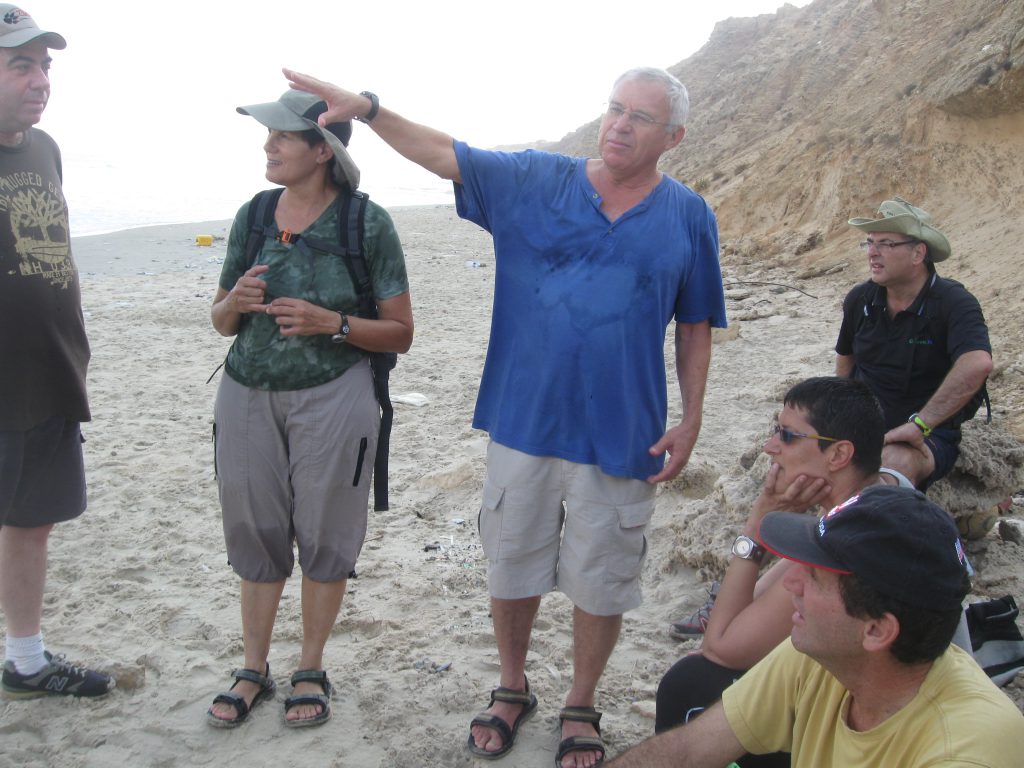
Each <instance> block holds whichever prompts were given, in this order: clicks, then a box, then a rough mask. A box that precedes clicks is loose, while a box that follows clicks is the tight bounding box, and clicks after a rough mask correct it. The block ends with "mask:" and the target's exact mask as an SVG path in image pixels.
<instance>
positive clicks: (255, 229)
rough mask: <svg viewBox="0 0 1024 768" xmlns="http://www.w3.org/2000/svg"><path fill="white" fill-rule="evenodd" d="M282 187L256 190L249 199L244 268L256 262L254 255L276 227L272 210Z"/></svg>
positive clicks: (275, 209)
mask: <svg viewBox="0 0 1024 768" xmlns="http://www.w3.org/2000/svg"><path fill="white" fill-rule="evenodd" d="M282 192H284V187H276V188H274V189H264V190H263V191H262V192H257V193H256V194H255V195H254V196H253V198H252V200H250V201H249V213H248V216H247V218H246V223H247V224H248V230H247V232H246V237H245V268H246V269H247V270H248V269H249V268H250V267H252V265H253V264H255V263H256V257H257V256H259V254H260V250H261V249H262V248H263V243H264V242H265V241H266V239H267V236H268V235H269V236H271V237H272V236H273V235H274V231H275V229H276V227H275V225H274V212H275V211H277V201H278V200H280V199H281V193H282Z"/></svg>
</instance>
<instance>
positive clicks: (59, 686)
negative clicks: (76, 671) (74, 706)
mask: <svg viewBox="0 0 1024 768" xmlns="http://www.w3.org/2000/svg"><path fill="white" fill-rule="evenodd" d="M70 679H71V678H69V677H56V676H54V677H51V678H50V679H49V680H47V681H46V690H48V691H53V692H54V693H60V692H61V691H63V690H64V688H66V687H67V684H68V681H69V680H70Z"/></svg>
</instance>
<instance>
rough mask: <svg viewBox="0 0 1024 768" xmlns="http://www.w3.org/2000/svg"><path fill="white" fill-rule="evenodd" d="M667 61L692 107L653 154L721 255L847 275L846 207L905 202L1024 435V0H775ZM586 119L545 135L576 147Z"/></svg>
mask: <svg viewBox="0 0 1024 768" xmlns="http://www.w3.org/2000/svg"><path fill="white" fill-rule="evenodd" d="M672 72H673V74H675V75H677V76H678V77H679V78H680V79H681V80H682V81H683V82H684V83H686V85H687V87H688V89H689V91H690V99H691V119H690V121H689V124H688V126H687V135H686V138H685V139H684V140H683V142H682V143H681V144H680V145H679V147H677V148H676V149H675V150H674V151H673V152H671V153H669V154H667V155H666V156H665V157H664V158H663V160H662V169H663V170H664V171H666V172H667V173H669V174H671V175H672V176H674V177H676V178H678V179H680V180H681V181H683V182H685V183H687V184H688V185H690V186H691V187H693V188H694V189H696V190H697V191H699V192H700V193H701V194H702V195H704V196H705V197H706V198H707V200H708V201H709V202H710V203H711V205H712V206H713V207H714V209H715V211H716V213H717V215H718V218H719V225H720V228H721V233H722V241H723V262H724V263H726V264H728V263H730V260H731V259H734V258H739V256H738V254H742V259H743V260H744V261H752V260H753V261H757V260H761V261H767V260H771V261H772V262H773V263H776V264H778V265H783V266H789V267H793V268H794V269H795V270H798V271H799V272H802V273H806V272H808V270H810V271H813V272H821V271H824V270H825V269H826V268H828V267H829V266H831V265H837V264H840V263H842V262H844V261H845V262H849V264H850V267H849V268H847V269H846V270H845V271H844V272H842V273H841V274H839V275H837V276H836V278H835V279H837V280H842V281H845V282H847V283H848V284H850V285H852V284H853V283H855V282H857V281H858V280H860V279H864V277H865V274H864V271H863V270H861V269H860V268H859V261H858V260H859V258H860V257H859V254H858V252H857V250H856V246H855V243H856V242H857V240H858V239H859V237H858V233H857V232H856V231H854V230H852V229H851V228H850V227H848V226H847V224H846V221H847V219H849V218H850V217H852V216H860V215H870V214H871V213H872V212H873V211H874V210H875V209H876V208H877V205H878V203H879V202H881V201H882V200H883V199H886V198H889V197H892V196H893V195H901V196H903V197H905V198H907V199H909V200H911V201H913V202H915V203H916V204H918V205H920V206H921V207H923V208H925V209H926V210H928V211H929V212H930V213H932V215H933V217H934V220H935V222H936V223H937V225H938V226H939V227H940V228H941V229H942V230H943V231H944V232H945V233H946V234H947V235H948V236H949V238H950V240H951V242H952V244H953V257H952V258H951V259H950V260H949V261H947V262H944V263H943V264H942V265H941V268H940V272H941V274H943V275H945V276H950V277H954V278H956V279H959V280H962V281H963V282H964V283H965V284H966V285H967V286H968V287H969V288H970V289H971V290H972V291H973V292H974V293H975V295H977V296H978V298H979V299H980V300H981V302H982V305H983V306H984V308H985V312H986V316H987V318H988V320H989V322H990V325H991V327H992V331H993V336H994V341H996V345H997V354H996V364H997V374H996V377H995V378H996V379H998V378H1000V377H1004V376H1005V377H1006V378H1005V379H1003V381H1002V382H1000V385H999V386H998V387H996V388H997V389H998V390H999V391H1000V406H1001V408H1005V409H1006V410H1005V416H1006V421H1007V423H1008V425H1009V426H1010V427H1011V428H1012V429H1013V430H1014V431H1015V432H1016V433H1017V434H1018V436H1024V407H1022V406H1024V400H1022V395H1021V392H1022V390H1024V356H1022V353H1024V340H1022V334H1021V325H1022V323H1021V320H1020V317H1021V310H1022V309H1024V259H1022V257H1021V244H1022V243H1024V213H1022V212H1024V0H816V2H813V3H811V4H810V5H808V6H806V7H804V8H799V9H798V8H794V7H793V6H788V5H787V6H783V7H782V8H780V9H779V11H778V12H777V13H775V14H770V15H762V16H758V17H755V18H749V19H730V20H728V21H724V22H722V23H720V24H718V26H717V27H716V28H715V31H714V33H713V34H712V36H711V39H710V40H709V41H708V43H707V44H706V45H705V46H704V48H702V49H701V50H700V51H699V52H698V53H696V54H695V55H694V56H692V57H691V58H689V59H687V60H686V61H683V62H681V63H680V64H678V65H677V66H675V67H673V68H672ZM596 135H597V123H596V122H595V123H592V124H589V125H587V126H584V127H583V128H581V129H580V130H579V131H577V132H576V133H574V134H571V135H569V136H567V137H566V138H565V139H563V141H562V142H560V143H559V145H558V146H557V147H556V150H558V151H563V152H568V153H570V154H587V155H593V154H595V153H596V151H597V148H596ZM738 243H742V247H740V246H739V245H737V244H738Z"/></svg>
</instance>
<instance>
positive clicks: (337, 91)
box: [281, 69, 370, 125]
mask: <svg viewBox="0 0 1024 768" xmlns="http://www.w3.org/2000/svg"><path fill="white" fill-rule="evenodd" d="M281 71H282V72H284V76H285V79H287V80H288V85H289V86H291V87H292V88H295V89H296V90H299V91H306V92H307V93H312V94H315V95H316V96H319V97H320V98H321V99H323V100H324V101H326V102H327V111H326V112H324V113H323V114H322V115H320V117H319V118H317V122H319V123H320V125H329V124H331V123H343V122H345V121H346V120H351V119H353V118H354V117H356V116H361V115H365V114H366V113H367V112H369V110H370V100H369V99H368V98H366V97H365V96H360V95H359V94H358V93H352V91H346V90H345V89H344V88H339V87H338V86H336V85H332V84H331V83H328V82H325V81H323V80H318V79H317V78H315V77H313V76H312V75H304V74H302V73H301V72H295V71H294V70H291V69H282V70H281Z"/></svg>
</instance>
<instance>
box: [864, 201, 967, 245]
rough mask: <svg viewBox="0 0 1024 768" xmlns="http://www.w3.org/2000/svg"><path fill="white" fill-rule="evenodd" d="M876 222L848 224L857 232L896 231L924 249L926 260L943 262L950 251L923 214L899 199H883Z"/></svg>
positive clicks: (943, 238)
mask: <svg viewBox="0 0 1024 768" xmlns="http://www.w3.org/2000/svg"><path fill="white" fill-rule="evenodd" d="M878 216H879V218H877V219H865V218H857V219H850V221H849V222H848V223H849V225H850V226H851V227H856V228H857V229H859V230H860V231H861V232H899V233H900V234H902V235H907V236H908V237H912V238H914V239H915V240H920V241H921V242H923V243H924V244H925V245H927V246H928V258H930V259H931V260H932V261H945V260H946V259H948V258H949V257H950V254H951V253H952V252H953V250H952V248H950V246H949V240H947V239H946V236H945V235H944V234H942V233H941V232H939V230H937V229H936V228H935V227H933V226H932V223H931V222H932V217H931V216H930V215H928V212H927V211H923V210H921V209H920V208H916V207H915V206H913V205H911V204H910V203H908V202H907V201H906V200H904V199H903V198H902V197H896V198H893V199H892V200H886V201H885V202H883V203H882V204H881V205H880V206H878Z"/></svg>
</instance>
